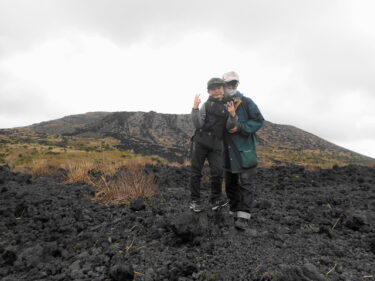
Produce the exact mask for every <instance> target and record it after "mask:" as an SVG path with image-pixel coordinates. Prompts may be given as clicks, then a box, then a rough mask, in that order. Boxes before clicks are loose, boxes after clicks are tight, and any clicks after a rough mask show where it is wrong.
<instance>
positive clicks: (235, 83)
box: [225, 80, 238, 87]
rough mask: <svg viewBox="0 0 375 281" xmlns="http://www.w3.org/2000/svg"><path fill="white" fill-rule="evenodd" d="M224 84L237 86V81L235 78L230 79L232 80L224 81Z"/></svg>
mask: <svg viewBox="0 0 375 281" xmlns="http://www.w3.org/2000/svg"><path fill="white" fill-rule="evenodd" d="M225 86H229V87H237V86H238V81H236V80H232V81H229V82H226V83H225Z"/></svg>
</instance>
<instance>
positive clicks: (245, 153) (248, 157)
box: [239, 149, 258, 169]
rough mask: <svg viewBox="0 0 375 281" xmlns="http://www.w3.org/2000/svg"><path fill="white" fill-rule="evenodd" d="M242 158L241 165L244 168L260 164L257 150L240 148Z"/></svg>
mask: <svg viewBox="0 0 375 281" xmlns="http://www.w3.org/2000/svg"><path fill="white" fill-rule="evenodd" d="M239 152H240V159H241V166H242V168H245V169H247V168H252V167H255V166H257V165H258V159H257V155H256V153H255V150H253V149H247V150H240V151H239Z"/></svg>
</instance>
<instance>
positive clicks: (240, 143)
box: [223, 71, 264, 230]
mask: <svg viewBox="0 0 375 281" xmlns="http://www.w3.org/2000/svg"><path fill="white" fill-rule="evenodd" d="M223 80H224V82H225V84H224V91H225V95H226V96H230V97H232V98H233V101H234V106H235V112H234V113H232V112H230V114H231V115H233V114H234V115H235V116H232V117H235V118H236V120H237V122H236V125H235V126H234V128H232V129H230V130H227V131H226V133H225V134H224V171H225V188H226V193H227V197H228V199H229V208H230V212H231V213H232V214H233V215H234V225H235V227H236V228H237V229H240V230H245V229H246V228H247V227H248V222H249V220H250V217H251V209H252V205H253V202H254V187H253V183H252V182H253V178H254V175H255V168H256V166H257V165H258V161H257V155H256V145H255V132H256V131H258V130H259V129H260V128H261V127H262V126H263V123H264V118H263V116H262V114H261V113H260V111H259V109H258V107H257V105H256V104H255V103H254V102H253V101H252V99H250V98H248V97H245V96H244V95H243V94H242V93H240V92H239V91H238V90H237V87H238V85H239V82H240V79H239V76H238V74H237V73H236V72H234V71H231V72H227V73H224V75H223Z"/></svg>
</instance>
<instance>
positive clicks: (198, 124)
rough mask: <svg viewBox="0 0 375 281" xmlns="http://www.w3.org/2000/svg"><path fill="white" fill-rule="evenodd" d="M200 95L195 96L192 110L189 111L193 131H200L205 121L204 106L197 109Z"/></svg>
mask: <svg viewBox="0 0 375 281" xmlns="http://www.w3.org/2000/svg"><path fill="white" fill-rule="evenodd" d="M199 96H200V95H199V94H198V95H195V98H194V105H193V109H192V110H191V119H192V121H193V125H194V127H195V129H200V128H202V127H203V125H204V120H205V119H206V106H205V104H203V105H202V106H201V108H200V109H199V104H200V102H201V100H200V97H199Z"/></svg>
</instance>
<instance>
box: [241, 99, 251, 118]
mask: <svg viewBox="0 0 375 281" xmlns="http://www.w3.org/2000/svg"><path fill="white" fill-rule="evenodd" d="M241 102H242V104H243V106H244V107H245V110H246V114H247V119H250V112H249V104H248V103H247V99H246V98H245V96H243V97H242V98H241Z"/></svg>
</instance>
